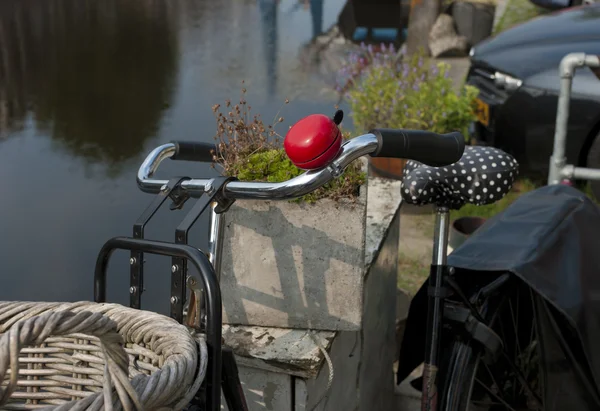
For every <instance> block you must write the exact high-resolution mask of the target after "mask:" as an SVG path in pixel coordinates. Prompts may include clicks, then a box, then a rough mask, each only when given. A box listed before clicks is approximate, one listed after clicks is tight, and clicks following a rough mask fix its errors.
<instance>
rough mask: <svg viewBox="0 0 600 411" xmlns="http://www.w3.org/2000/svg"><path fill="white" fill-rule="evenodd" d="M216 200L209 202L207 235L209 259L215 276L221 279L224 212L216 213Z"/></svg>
mask: <svg viewBox="0 0 600 411" xmlns="http://www.w3.org/2000/svg"><path fill="white" fill-rule="evenodd" d="M217 206H218V203H217V202H214V203H212V204H211V213H210V233H209V237H208V251H209V260H210V262H211V264H212V265H213V267H214V269H215V273H216V274H217V278H218V279H221V257H222V254H223V227H224V225H223V219H224V215H225V213H220V214H217V213H216V212H215V208H216V207H217Z"/></svg>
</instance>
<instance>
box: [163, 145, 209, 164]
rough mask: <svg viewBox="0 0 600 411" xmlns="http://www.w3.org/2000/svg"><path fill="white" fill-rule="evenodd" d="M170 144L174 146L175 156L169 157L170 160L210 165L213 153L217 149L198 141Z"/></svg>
mask: <svg viewBox="0 0 600 411" xmlns="http://www.w3.org/2000/svg"><path fill="white" fill-rule="evenodd" d="M171 143H172V144H175V154H173V155H172V156H171V160H183V161H199V162H202V163H212V161H213V153H214V152H215V151H216V149H217V146H216V145H214V144H211V143H201V142H198V141H171Z"/></svg>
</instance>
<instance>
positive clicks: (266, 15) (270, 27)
mask: <svg viewBox="0 0 600 411" xmlns="http://www.w3.org/2000/svg"><path fill="white" fill-rule="evenodd" d="M278 5H279V0H258V7H259V10H260V16H261V22H262V36H263V48H264V58H265V65H266V68H267V90H268V93H269V96H274V95H275V92H276V87H277V11H278V10H277V9H278V7H277V6H278Z"/></svg>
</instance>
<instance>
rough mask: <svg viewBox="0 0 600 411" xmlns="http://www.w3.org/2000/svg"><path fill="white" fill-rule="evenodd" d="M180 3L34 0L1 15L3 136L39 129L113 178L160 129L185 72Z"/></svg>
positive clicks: (5, 6) (6, 5)
mask: <svg viewBox="0 0 600 411" xmlns="http://www.w3.org/2000/svg"><path fill="white" fill-rule="evenodd" d="M176 4H177V3H175V2H168V1H167V0H145V1H131V2H123V1H117V0H102V1H93V0H86V1H82V0H71V1H65V0H39V1H38V0H28V1H17V2H15V1H9V2H2V6H1V11H0V61H1V62H2V64H0V133H3V134H4V135H7V134H8V132H10V131H13V132H14V131H15V130H19V129H22V127H23V122H24V119H25V115H26V113H27V110H28V109H31V112H32V115H33V118H34V123H35V127H36V128H37V129H38V131H39V132H41V133H43V134H47V135H49V136H51V137H52V139H53V140H54V141H56V142H57V143H59V144H60V146H61V147H63V148H65V149H67V150H68V151H69V152H71V153H73V154H74V155H76V156H80V157H83V158H84V159H86V161H88V162H92V163H98V162H101V163H103V164H105V165H106V166H107V169H108V170H109V174H110V175H117V174H118V173H119V172H120V169H121V164H122V163H123V162H125V161H126V160H128V159H129V158H132V157H135V156H137V155H138V154H139V153H140V150H141V149H142V148H143V147H144V142H145V141H146V140H148V139H149V138H151V137H152V136H153V135H155V133H156V131H157V130H158V128H159V125H160V120H161V116H162V114H163V112H164V110H165V108H166V107H169V105H170V104H171V99H172V94H173V88H174V87H173V86H174V83H175V81H174V80H175V75H176V73H177V48H178V43H177V31H176V25H177V13H176V9H175V8H176Z"/></svg>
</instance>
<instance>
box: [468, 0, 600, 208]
mask: <svg viewBox="0 0 600 411" xmlns="http://www.w3.org/2000/svg"><path fill="white" fill-rule="evenodd" d="M572 52H583V53H587V54H595V55H600V4H594V5H588V6H585V7H576V8H572V9H568V10H564V11H559V12H554V13H551V14H547V15H544V16H542V17H538V18H536V19H533V20H531V21H529V22H527V23H523V24H521V25H518V26H516V27H513V28H512V29H509V30H507V31H505V32H502V33H500V34H498V35H497V36H495V37H492V38H490V39H487V40H485V41H484V42H482V43H479V44H478V45H476V46H475V47H474V48H473V49H471V52H470V58H471V67H470V69H469V73H468V75H467V83H468V84H470V85H473V86H475V87H477V88H478V89H479V90H480V94H479V99H478V119H479V120H478V121H477V122H476V123H474V124H472V127H471V132H472V137H473V138H475V139H476V140H477V141H478V142H479V143H482V144H489V145H493V146H496V147H499V148H502V149H503V150H505V151H507V152H509V153H511V154H513V155H514V156H515V157H516V158H517V160H518V161H519V163H520V164H521V171H522V173H526V174H528V175H532V176H536V175H540V176H541V177H545V176H547V172H548V167H549V159H550V155H551V153H552V142H553V137H554V130H555V121H556V107H557V103H558V92H559V87H560V79H559V74H558V66H559V63H560V61H561V59H562V58H563V57H564V56H565V55H567V54H569V53H572ZM568 124H569V125H568V134H567V139H568V142H567V157H568V161H569V162H573V163H574V164H576V165H581V166H588V167H594V168H600V73H598V72H597V71H596V72H594V71H593V70H591V69H590V68H587V67H586V68H581V69H578V70H577V71H576V72H575V76H574V80H573V94H572V98H571V109H570V115H569V123H568ZM592 188H593V190H594V194H596V196H597V197H598V198H600V183H592Z"/></svg>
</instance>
